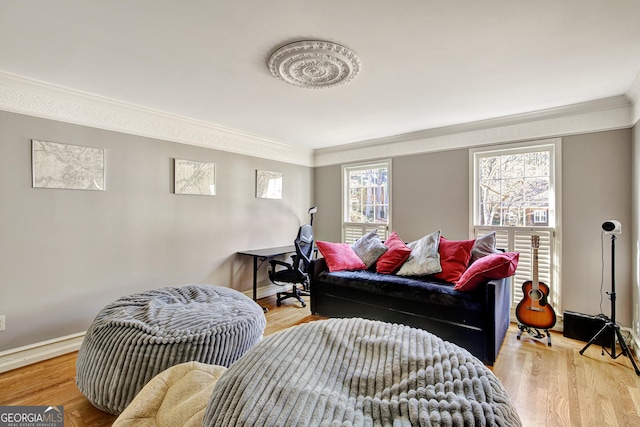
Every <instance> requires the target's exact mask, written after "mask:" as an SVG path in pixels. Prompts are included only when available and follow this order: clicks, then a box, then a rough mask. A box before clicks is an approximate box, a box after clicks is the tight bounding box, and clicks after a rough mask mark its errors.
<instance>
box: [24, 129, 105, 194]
mask: <svg viewBox="0 0 640 427" xmlns="http://www.w3.org/2000/svg"><path fill="white" fill-rule="evenodd" d="M31 163H32V173H33V187H34V188H62V189H68V190H94V191H105V185H104V184H105V178H104V169H105V166H104V150H103V149H102V148H93V147H84V146H81V145H70V144H61V143H58V142H46V141H37V140H35V139H33V140H31Z"/></svg>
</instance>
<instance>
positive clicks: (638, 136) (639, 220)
mask: <svg viewBox="0 0 640 427" xmlns="http://www.w3.org/2000/svg"><path fill="white" fill-rule="evenodd" d="M632 158H633V160H632V161H633V180H632V185H631V203H632V205H631V215H632V216H631V221H632V222H631V253H632V255H633V256H632V258H633V264H632V271H633V277H632V280H631V293H632V303H633V305H632V306H631V307H632V313H633V321H634V323H635V324H634V331H635V333H636V337H638V336H640V313H639V312H638V311H639V310H638V304H639V303H640V122H638V123H636V125H635V126H634V127H633V149H632ZM636 354H637V353H636Z"/></svg>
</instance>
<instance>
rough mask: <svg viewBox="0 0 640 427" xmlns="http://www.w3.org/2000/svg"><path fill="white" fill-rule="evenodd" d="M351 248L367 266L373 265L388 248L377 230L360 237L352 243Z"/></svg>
mask: <svg viewBox="0 0 640 427" xmlns="http://www.w3.org/2000/svg"><path fill="white" fill-rule="evenodd" d="M351 248H352V249H353V251H354V252H355V253H356V255H358V257H360V259H361V260H362V262H363V263H364V264H365V265H366V266H367V268H369V267H371V266H372V265H373V264H374V263H375V262H376V261H377V260H378V258H380V256H381V255H382V254H383V253H385V252H386V251H387V249H388V248H387V247H386V246H385V245H384V243H382V240H380V237H378V232H377V231H375V230H374V231H371V232H369V233H367V234H365V235H364V236H362V237H360V238H359V239H358V240H356V241H355V243H353V244H352V245H351Z"/></svg>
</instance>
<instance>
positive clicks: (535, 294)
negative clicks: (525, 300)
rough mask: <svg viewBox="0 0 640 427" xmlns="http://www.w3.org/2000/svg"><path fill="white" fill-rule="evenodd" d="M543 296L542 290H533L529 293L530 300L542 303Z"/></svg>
mask: <svg viewBox="0 0 640 427" xmlns="http://www.w3.org/2000/svg"><path fill="white" fill-rule="evenodd" d="M543 296H544V294H543V293H542V291H541V290H540V289H531V292H529V298H531V299H532V300H534V301H540V300H541V299H542V297H543Z"/></svg>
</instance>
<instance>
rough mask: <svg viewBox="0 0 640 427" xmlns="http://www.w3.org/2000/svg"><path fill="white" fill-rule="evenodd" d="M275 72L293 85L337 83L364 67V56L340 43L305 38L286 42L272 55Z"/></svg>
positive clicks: (309, 86)
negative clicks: (362, 61)
mask: <svg viewBox="0 0 640 427" xmlns="http://www.w3.org/2000/svg"><path fill="white" fill-rule="evenodd" d="M268 65H269V70H270V71H271V74H273V75H274V76H275V77H277V78H278V79H280V80H284V81H285V82H287V83H290V84H292V85H296V86H300V87H304V88H308V89H320V88H326V87H333V86H337V85H339V84H342V83H346V82H348V81H349V80H351V79H352V78H354V77H355V76H356V75H357V74H358V72H359V71H360V58H358V55H356V53H355V52H354V51H352V50H351V49H349V48H347V47H344V46H342V45H339V44H337V43H332V42H327V41H320V40H305V41H299V42H295V43H291V44H287V45H285V46H282V47H281V48H279V49H278V50H276V51H275V52H273V53H272V54H271V57H270V58H269V62H268Z"/></svg>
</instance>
